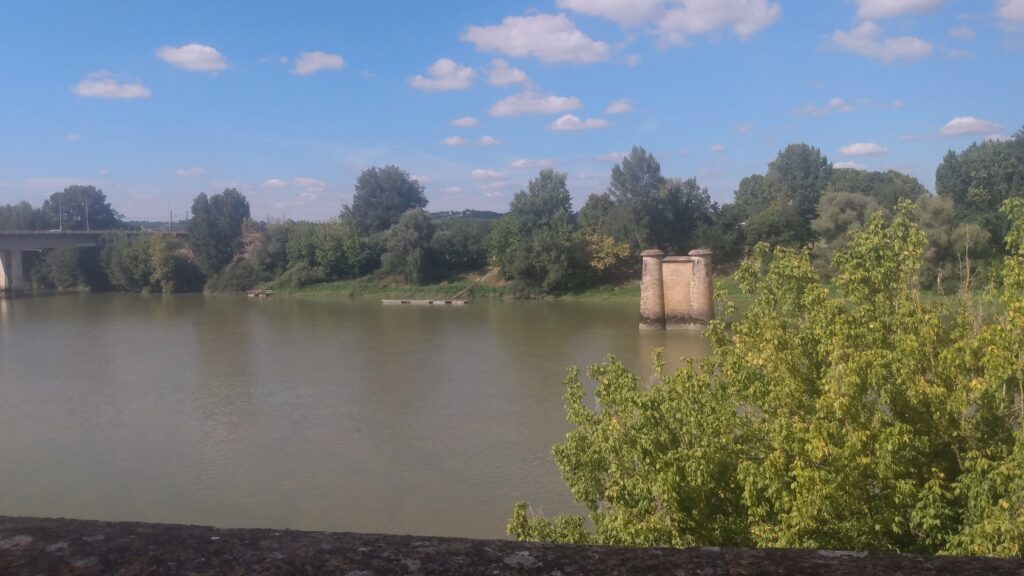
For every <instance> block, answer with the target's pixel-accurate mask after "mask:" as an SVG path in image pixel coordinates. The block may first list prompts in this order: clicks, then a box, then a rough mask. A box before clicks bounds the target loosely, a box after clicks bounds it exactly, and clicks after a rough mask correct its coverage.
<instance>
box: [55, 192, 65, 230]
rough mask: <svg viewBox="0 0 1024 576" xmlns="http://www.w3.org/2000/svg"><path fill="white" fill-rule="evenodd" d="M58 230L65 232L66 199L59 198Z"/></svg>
mask: <svg viewBox="0 0 1024 576" xmlns="http://www.w3.org/2000/svg"><path fill="white" fill-rule="evenodd" d="M57 229H58V230H60V231H61V232H63V231H64V197H63V196H58V197H57Z"/></svg>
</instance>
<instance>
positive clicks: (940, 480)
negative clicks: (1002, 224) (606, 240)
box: [509, 200, 1024, 556]
mask: <svg viewBox="0 0 1024 576" xmlns="http://www.w3.org/2000/svg"><path fill="white" fill-rule="evenodd" d="M1004 214H1006V215H1007V216H1008V217H1009V221H1010V222H1011V223H1012V225H1011V227H1010V228H1009V232H1008V234H1007V245H1008V246H1007V247H1008V250H1009V251H1010V255H1009V256H1007V258H1006V260H1005V263H1004V276H1003V279H1002V280H1003V282H1002V284H1003V289H1002V290H1001V291H1000V292H998V293H995V292H992V293H991V294H992V298H993V299H994V301H993V302H987V303H979V302H975V301H973V300H972V296H971V295H970V293H965V294H964V295H963V296H962V298H961V299H951V300H949V301H948V302H938V303H931V304H927V303H925V302H923V301H922V299H921V293H920V288H919V286H918V282H917V279H918V276H919V272H920V268H921V262H922V256H923V253H924V250H925V247H926V244H927V239H926V236H925V233H924V232H923V231H921V230H920V229H919V228H918V226H917V225H916V224H915V222H914V215H913V212H912V206H911V204H910V203H909V202H907V201H904V202H902V203H901V204H899V205H898V206H897V209H896V213H895V215H894V216H893V217H892V218H891V222H888V223H887V220H886V218H885V216H884V215H883V214H881V213H875V214H874V215H873V216H871V217H870V218H869V219H868V222H867V223H866V225H865V226H864V229H863V231H861V232H860V233H857V234H855V235H853V236H852V238H851V239H850V241H849V243H848V245H847V247H846V248H845V249H844V250H843V251H841V252H839V253H838V254H837V255H836V258H835V266H836V268H837V270H838V273H837V275H836V277H835V285H834V288H830V287H828V286H827V285H825V284H823V283H822V281H821V280H820V278H819V277H818V276H817V274H816V273H815V271H814V268H813V267H812V266H811V262H810V258H809V254H808V252H806V251H801V250H793V249H789V248H785V247H777V248H775V249H772V248H770V247H769V246H767V245H765V244H760V245H758V246H757V247H756V249H755V251H754V253H753V255H752V257H751V258H749V259H748V260H746V261H745V262H744V263H743V265H742V266H741V269H740V272H739V273H738V278H739V280H740V284H741V287H742V289H743V291H744V292H745V293H746V294H747V295H748V296H749V297H750V298H751V299H752V304H751V307H750V309H749V311H748V312H747V313H746V315H745V317H744V318H743V319H742V320H741V321H738V322H736V323H735V324H734V325H733V326H732V327H731V329H729V328H727V326H726V325H725V324H724V323H723V322H722V321H720V320H716V321H714V322H713V323H712V324H711V326H710V327H709V330H708V333H707V334H708V336H709V338H710V340H711V343H712V348H713V351H712V353H711V354H710V355H709V356H707V357H706V358H705V359H703V360H701V361H699V362H691V363H690V364H689V365H687V366H684V367H683V368H681V369H679V370H677V371H675V372H672V373H668V372H666V371H665V370H664V365H663V363H662V362H661V361H660V358H657V359H656V363H655V368H656V378H655V382H654V383H653V384H651V385H648V384H646V383H644V382H641V381H640V380H639V379H638V378H637V377H636V376H635V375H633V374H632V373H630V372H629V371H628V370H627V369H626V368H625V367H624V366H623V365H622V364H621V363H620V362H618V361H617V360H615V359H614V358H610V359H608V360H607V361H605V362H603V363H601V364H598V365H596V366H592V367H591V368H590V370H589V375H590V377H591V378H593V379H594V380H595V381H596V382H597V387H596V390H595V397H596V408H592V407H591V405H590V402H589V401H587V400H586V399H585V388H584V385H583V382H582V380H581V378H580V375H579V371H578V370H575V369H573V370H571V371H570V372H569V375H568V377H567V378H566V380H565V385H566V395H565V399H566V410H567V416H568V419H569V421H570V423H571V424H572V425H573V427H574V428H573V430H572V431H571V432H570V433H569V434H568V435H567V437H566V439H565V441H564V442H562V443H561V444H558V445H557V446H556V447H555V448H554V455H555V458H556V460H557V462H558V464H559V466H560V467H561V469H562V474H563V478H564V479H565V481H566V483H567V484H568V486H569V488H570V490H571V491H572V493H573V496H574V497H575V498H576V499H577V500H578V501H579V502H580V503H582V504H583V505H584V506H585V507H586V509H587V518H586V521H585V519H584V517H582V516H564V517H560V518H554V519H546V518H543V517H541V516H537V515H534V514H532V513H531V512H530V511H529V508H528V507H527V505H526V504H524V503H520V504H518V505H517V506H516V508H515V511H514V513H513V516H512V519H511V521H510V523H509V532H510V533H511V534H512V535H514V536H515V537H517V538H519V539H524V540H538V539H543V540H555V541H570V542H591V543H598V544H616V545H643V546H648V545H668V546H700V545H727V546H772V547H813V548H831V549H852V550H869V551H899V552H918V553H943V554H980V555H1013V556H1020V555H1022V553H1024V436H1022V434H1024V418H1022V414H1024V358H1022V356H1021V354H1020V350H1022V349H1024V202H1022V201H1020V200H1013V201H1011V202H1009V203H1007V204H1006V205H1005V206H1004ZM980 304H986V305H984V306H982V305H980ZM726 308H727V310H726V315H728V314H729V313H731V308H732V306H731V305H730V304H728V303H726ZM979 310H981V311H983V312H979ZM979 314H981V315H979Z"/></svg>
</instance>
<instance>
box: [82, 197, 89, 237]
mask: <svg viewBox="0 0 1024 576" xmlns="http://www.w3.org/2000/svg"><path fill="white" fill-rule="evenodd" d="M82 204H84V205H85V231H86V232H88V231H89V195H88V194H86V193H85V192H82Z"/></svg>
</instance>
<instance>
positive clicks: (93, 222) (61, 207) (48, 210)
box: [40, 186, 124, 230]
mask: <svg viewBox="0 0 1024 576" xmlns="http://www.w3.org/2000/svg"><path fill="white" fill-rule="evenodd" d="M40 212H41V213H42V217H43V218H44V220H45V222H46V226H47V227H48V228H58V227H61V226H62V227H63V229H64V230H85V229H89V230H116V229H118V228H122V227H123V226H124V218H123V217H122V216H121V214H120V213H118V212H117V211H116V210H114V209H113V208H111V206H110V203H109V202H107V196H106V194H104V193H103V191H102V190H100V189H98V188H96V187H95V186H68V187H67V188H65V189H64V190H63V191H62V192H54V193H53V194H51V195H50V197H49V198H47V199H46V201H44V202H43V206H42V208H40Z"/></svg>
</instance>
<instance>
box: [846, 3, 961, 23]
mask: <svg viewBox="0 0 1024 576" xmlns="http://www.w3.org/2000/svg"><path fill="white" fill-rule="evenodd" d="M942 2H943V0H857V18H860V19H861V20H884V19H885V18H892V17H894V16H901V15H903V14H910V13H912V12H924V11H925V10H931V9H933V8H938V7H939V6H941V5H942Z"/></svg>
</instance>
